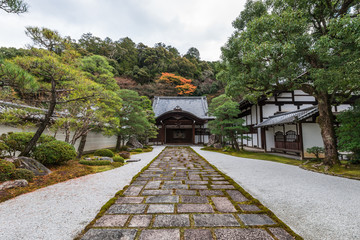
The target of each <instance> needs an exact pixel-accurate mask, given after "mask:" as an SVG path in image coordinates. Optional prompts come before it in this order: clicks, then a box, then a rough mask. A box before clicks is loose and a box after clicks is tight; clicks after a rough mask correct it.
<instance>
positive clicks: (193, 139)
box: [192, 121, 195, 144]
mask: <svg viewBox="0 0 360 240" xmlns="http://www.w3.org/2000/svg"><path fill="white" fill-rule="evenodd" d="M192 133H193V134H192V143H193V144H195V121H193V124H192Z"/></svg>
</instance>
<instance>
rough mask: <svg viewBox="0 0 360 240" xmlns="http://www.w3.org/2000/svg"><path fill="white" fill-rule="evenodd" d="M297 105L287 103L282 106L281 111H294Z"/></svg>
mask: <svg viewBox="0 0 360 240" xmlns="http://www.w3.org/2000/svg"><path fill="white" fill-rule="evenodd" d="M296 110H298V109H297V106H295V105H293V104H285V105H283V106H281V111H282V112H292V111H296Z"/></svg>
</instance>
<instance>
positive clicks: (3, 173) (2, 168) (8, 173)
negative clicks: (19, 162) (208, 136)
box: [0, 159, 15, 181]
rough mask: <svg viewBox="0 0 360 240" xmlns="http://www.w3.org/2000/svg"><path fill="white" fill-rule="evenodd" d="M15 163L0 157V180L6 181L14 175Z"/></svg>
mask: <svg viewBox="0 0 360 240" xmlns="http://www.w3.org/2000/svg"><path fill="white" fill-rule="evenodd" d="M14 173H15V165H14V164H13V163H12V162H9V161H5V160H2V159H0V181H7V180H10V179H12V178H13V177H14Z"/></svg>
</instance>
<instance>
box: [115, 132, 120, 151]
mask: <svg viewBox="0 0 360 240" xmlns="http://www.w3.org/2000/svg"><path fill="white" fill-rule="evenodd" d="M120 147H121V136H120V135H118V136H117V138H116V147H115V151H116V152H120Z"/></svg>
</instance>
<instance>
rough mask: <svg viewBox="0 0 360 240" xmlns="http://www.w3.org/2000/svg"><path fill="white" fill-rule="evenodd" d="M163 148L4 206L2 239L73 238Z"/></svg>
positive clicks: (0, 218)
mask: <svg viewBox="0 0 360 240" xmlns="http://www.w3.org/2000/svg"><path fill="white" fill-rule="evenodd" d="M162 150H163V147H154V150H153V151H152V152H150V153H142V154H139V155H136V158H141V161H140V162H134V163H129V164H127V165H125V166H123V167H121V168H117V169H114V170H111V171H106V172H103V173H97V174H92V175H87V176H84V177H81V178H77V179H73V180H69V181H66V182H63V183H59V184H56V185H52V186H49V187H46V188H42V189H39V190H37V191H35V192H32V193H27V194H24V195H20V196H19V197H16V198H14V199H11V200H8V201H6V202H3V203H1V204H0V239H1V240H8V239H9V240H10V239H11V240H18V239H19V240H20V239H21V240H30V239H31V240H32V239H34V240H40V239H46V240H48V239H51V240H57V239H59V240H66V239H73V238H74V237H76V236H77V234H78V233H80V231H82V230H83V229H84V228H85V226H86V225H87V224H88V223H89V222H90V221H92V220H93V219H94V218H95V216H96V214H97V213H98V212H99V211H100V209H101V207H102V206H103V205H104V204H105V203H106V202H107V201H108V200H109V199H110V198H112V197H113V196H114V195H115V193H116V192H118V191H119V189H122V188H123V187H124V186H126V185H128V184H129V183H130V180H131V179H132V178H133V177H134V175H136V174H137V173H138V172H139V171H140V170H141V169H142V168H143V167H145V166H146V165H147V164H148V163H149V162H150V161H151V160H152V159H153V158H155V157H156V156H157V155H158V154H159V153H160V152H161V151H162Z"/></svg>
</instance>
